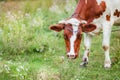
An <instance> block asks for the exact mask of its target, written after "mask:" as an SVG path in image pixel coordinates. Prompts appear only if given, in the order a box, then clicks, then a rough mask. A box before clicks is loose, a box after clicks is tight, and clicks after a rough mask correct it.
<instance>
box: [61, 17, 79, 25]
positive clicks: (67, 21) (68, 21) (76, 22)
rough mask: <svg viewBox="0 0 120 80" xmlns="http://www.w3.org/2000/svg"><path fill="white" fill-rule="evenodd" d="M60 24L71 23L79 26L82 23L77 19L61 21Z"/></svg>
mask: <svg viewBox="0 0 120 80" xmlns="http://www.w3.org/2000/svg"><path fill="white" fill-rule="evenodd" d="M59 23H65V24H68V23H70V24H72V25H79V23H80V21H79V20H77V19H76V18H71V19H69V20H61V21H59Z"/></svg>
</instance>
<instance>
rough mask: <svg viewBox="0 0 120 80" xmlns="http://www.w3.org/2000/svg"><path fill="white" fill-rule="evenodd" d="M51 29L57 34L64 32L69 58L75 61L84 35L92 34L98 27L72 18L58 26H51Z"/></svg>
mask: <svg viewBox="0 0 120 80" xmlns="http://www.w3.org/2000/svg"><path fill="white" fill-rule="evenodd" d="M50 29H51V30H54V31H57V32H60V31H61V30H64V39H65V43H66V52H67V56H68V57H69V58H72V59H75V58H76V57H77V56H78V53H79V49H80V43H81V39H82V33H83V32H86V33H87V32H91V31H93V30H94V29H96V26H95V25H93V24H88V23H86V22H83V21H79V20H77V19H75V18H71V19H69V20H65V21H60V22H59V23H58V24H56V25H52V26H50Z"/></svg>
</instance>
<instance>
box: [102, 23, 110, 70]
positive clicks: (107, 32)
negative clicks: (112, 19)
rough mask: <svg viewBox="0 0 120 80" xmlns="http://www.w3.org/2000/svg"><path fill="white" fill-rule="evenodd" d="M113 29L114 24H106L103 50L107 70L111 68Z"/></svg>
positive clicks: (104, 26)
mask: <svg viewBox="0 0 120 80" xmlns="http://www.w3.org/2000/svg"><path fill="white" fill-rule="evenodd" d="M111 28H112V23H109V24H108V23H104V25H103V42H102V46H103V49H104V51H105V61H104V67H105V68H110V67H111V60H110V56H109V50H110V36H111Z"/></svg>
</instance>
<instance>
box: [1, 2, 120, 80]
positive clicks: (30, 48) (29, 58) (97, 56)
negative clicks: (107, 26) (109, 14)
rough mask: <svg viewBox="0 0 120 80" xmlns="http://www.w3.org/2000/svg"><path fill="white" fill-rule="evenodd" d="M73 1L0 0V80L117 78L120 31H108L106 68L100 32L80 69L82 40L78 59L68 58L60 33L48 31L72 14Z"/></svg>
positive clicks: (118, 74)
mask: <svg viewBox="0 0 120 80" xmlns="http://www.w3.org/2000/svg"><path fill="white" fill-rule="evenodd" d="M77 1H78V0H0V80H120V31H116V32H112V37H111V49H110V57H111V60H112V68H111V69H107V70H106V69H104V67H103V63H104V51H103V50H102V47H101V44H102V34H100V35H99V36H96V37H94V38H93V42H92V49H91V54H90V58H89V61H90V62H89V64H88V67H86V68H80V66H79V64H80V62H81V60H82V55H83V54H82V53H83V50H84V46H83V41H82V45H81V50H80V54H79V58H77V59H76V60H69V59H67V57H66V54H65V44H64V39H63V32H60V33H58V34H57V33H55V32H53V31H50V30H49V26H50V25H52V24H55V23H57V22H58V21H59V20H62V19H65V18H68V17H70V16H71V15H72V13H73V12H74V9H75V7H76V3H77ZM116 28H118V27H116V26H114V27H113V29H116Z"/></svg>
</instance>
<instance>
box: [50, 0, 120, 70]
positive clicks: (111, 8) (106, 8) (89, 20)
mask: <svg viewBox="0 0 120 80" xmlns="http://www.w3.org/2000/svg"><path fill="white" fill-rule="evenodd" d="M119 5H120V0H114V1H112V0H79V2H78V5H77V7H76V9H75V12H74V14H73V15H72V16H71V18H70V19H68V20H64V21H60V24H62V23H64V24H72V28H73V34H72V36H71V37H70V43H68V42H67V41H66V44H69V45H67V46H66V47H68V46H70V47H69V48H68V49H67V50H68V51H67V52H68V55H70V56H71V55H76V53H78V52H77V51H79V49H76V46H77V44H78V43H80V42H79V41H78V43H77V39H78V38H77V37H78V35H77V34H78V33H79V32H78V33H75V32H74V31H78V30H80V31H81V32H85V34H84V45H85V51H84V56H83V62H82V63H81V65H86V63H88V55H89V52H90V46H91V39H92V36H93V35H96V34H98V33H99V32H100V31H101V30H103V42H102V46H103V49H104V51H105V63H104V67H107V68H109V67H111V61H110V57H109V45H110V35H111V29H112V26H113V24H114V22H115V21H116V20H118V19H120V6H119ZM79 24H80V29H79ZM76 26H77V27H78V28H77V30H76V28H75V27H76ZM92 26H93V27H92ZM89 27H91V28H92V29H91V30H86V29H85V30H84V28H89ZM94 28H95V29H94ZM51 29H53V28H51ZM93 29H94V30H93ZM53 30H55V29H53ZM65 32H67V30H66V29H65ZM80 40H81V39H80ZM73 43H74V44H73ZM76 43H77V44H76ZM78 47H79V45H78Z"/></svg>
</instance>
